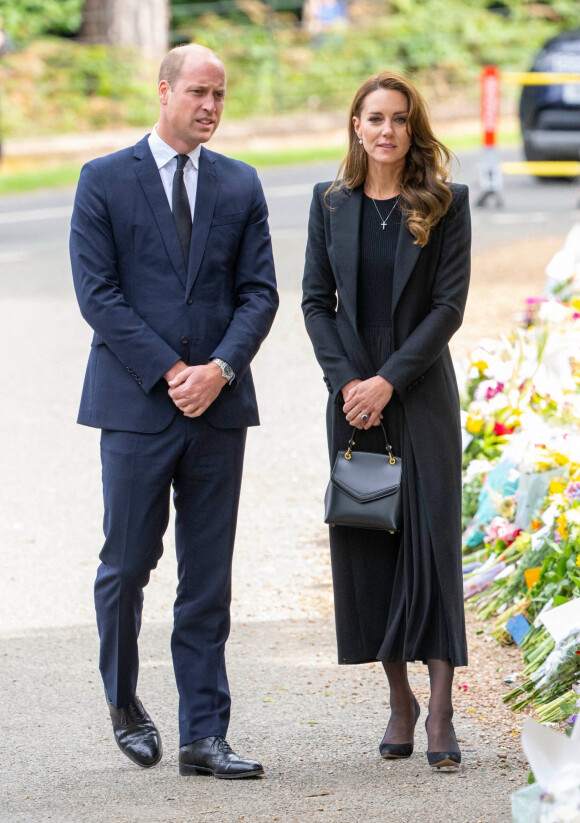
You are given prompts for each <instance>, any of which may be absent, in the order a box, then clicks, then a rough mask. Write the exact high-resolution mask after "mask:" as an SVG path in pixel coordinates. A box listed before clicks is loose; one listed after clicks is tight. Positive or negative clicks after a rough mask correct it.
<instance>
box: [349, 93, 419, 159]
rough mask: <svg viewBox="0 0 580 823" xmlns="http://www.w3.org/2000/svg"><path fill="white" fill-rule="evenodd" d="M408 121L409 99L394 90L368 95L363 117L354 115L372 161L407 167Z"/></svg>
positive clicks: (408, 145)
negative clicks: (405, 165)
mask: <svg viewBox="0 0 580 823" xmlns="http://www.w3.org/2000/svg"><path fill="white" fill-rule="evenodd" d="M408 121H409V102H408V100H407V98H406V97H405V95H404V94H403V93H402V92H400V91H394V90H393V89H377V90H376V91H372V92H371V93H370V94H367V96H366V97H365V99H364V101H363V106H362V110H361V113H360V119H359V118H358V117H353V118H352V122H353V125H354V130H355V132H356V133H357V136H358V137H359V138H362V141H363V148H364V150H365V151H366V153H367V154H368V156H369V160H373V161H376V162H377V163H380V164H381V165H383V164H385V165H393V166H395V167H396V166H404V164H405V155H406V154H407V152H408V151H409V147H410V145H411V135H410V133H409V125H408Z"/></svg>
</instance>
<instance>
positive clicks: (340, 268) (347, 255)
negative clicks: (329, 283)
mask: <svg viewBox="0 0 580 823" xmlns="http://www.w3.org/2000/svg"><path fill="white" fill-rule="evenodd" d="M333 200H335V201H336V202H333V203H332V206H333V208H332V209H331V211H330V228H331V236H332V249H333V254H332V257H333V263H334V271H335V273H336V274H338V279H339V281H340V286H341V288H340V289H339V298H342V300H343V301H344V303H345V304H346V308H347V309H348V311H347V314H348V317H349V320H350V321H351V323H352V325H353V327H354V329H355V331H356V328H357V279H358V264H359V244H360V221H361V208H362V187H359V188H357V189H353V190H352V191H349V190H348V189H342V190H341V191H339V192H338V193H337V194H336V195H335V197H334V198H333Z"/></svg>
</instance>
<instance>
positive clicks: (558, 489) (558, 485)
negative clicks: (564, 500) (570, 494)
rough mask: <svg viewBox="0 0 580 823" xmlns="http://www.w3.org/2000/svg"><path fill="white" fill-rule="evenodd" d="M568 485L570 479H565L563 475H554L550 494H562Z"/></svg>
mask: <svg viewBox="0 0 580 823" xmlns="http://www.w3.org/2000/svg"><path fill="white" fill-rule="evenodd" d="M567 485H568V480H564V478H562V477H554V479H553V480H552V481H551V482H550V494H561V493H562V492H563V491H564V489H565V488H566V486H567Z"/></svg>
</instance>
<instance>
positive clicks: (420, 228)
mask: <svg viewBox="0 0 580 823" xmlns="http://www.w3.org/2000/svg"><path fill="white" fill-rule="evenodd" d="M378 89H388V90H392V91H399V92H401V93H402V94H404V95H405V97H406V98H407V101H408V104H409V119H408V121H407V123H408V129H409V134H410V137H411V146H410V148H409V151H408V152H407V155H406V157H405V161H406V162H405V168H404V170H403V173H402V175H401V180H400V181H399V183H400V188H401V199H400V201H399V204H400V206H401V211H402V213H403V217H404V219H405V222H406V224H407V228H408V229H409V231H410V232H411V234H412V235H413V236H414V238H415V243H416V244H418V245H419V246H425V245H426V244H427V241H428V240H429V234H430V232H431V229H432V228H433V226H436V225H437V223H438V222H439V221H440V220H441V218H442V217H443V215H444V214H445V213H446V212H447V210H448V208H449V206H450V205H451V201H452V199H453V198H452V195H451V192H450V190H449V186H448V185H446V181H447V180H448V179H449V176H450V175H449V168H450V164H451V158H452V153H451V152H450V151H449V149H448V148H446V146H444V145H443V143H441V142H440V141H439V140H437V138H436V137H435V135H434V134H433V131H432V130H431V125H430V123H429V117H428V114H427V106H426V104H425V101H424V100H423V98H422V97H421V95H420V94H419V92H418V91H417V90H416V89H415V88H414V87H413V86H412V85H411V83H410V82H409V81H408V80H407V79H406V78H405V77H403V76H402V75H400V74H396V73H395V72H391V71H383V72H381V73H380V74H375V75H373V76H372V77H369V78H368V79H367V80H365V82H364V83H363V84H362V86H361V87H360V88H359V90H358V91H357V93H356V94H355V97H354V100H353V101H352V105H351V107H350V112H349V115H348V144H349V145H348V154H347V155H346V157H345V158H344V160H343V161H342V163H341V164H340V168H339V170H338V174H337V176H336V179H335V181H334V183H333V184H332V185H331V186H330V187H329V188H328V190H327V191H326V194H325V195H324V198H325V202H326V204H327V205H329V200H328V197H329V195H330V194H331V193H332V192H334V191H338V190H340V189H343V188H347V189H355V188H357V186H361V185H362V184H363V183H364V181H365V179H366V176H367V169H368V161H367V153H366V151H365V150H364V147H363V146H362V145H361V144H360V143H359V139H358V137H357V135H356V132H355V130H354V124H353V122H352V119H353V117H357V118H358V119H359V120H360V119H361V113H362V109H363V104H364V101H365V99H366V97H367V96H368V95H369V94H370V93H371V92H373V91H377V90H378Z"/></svg>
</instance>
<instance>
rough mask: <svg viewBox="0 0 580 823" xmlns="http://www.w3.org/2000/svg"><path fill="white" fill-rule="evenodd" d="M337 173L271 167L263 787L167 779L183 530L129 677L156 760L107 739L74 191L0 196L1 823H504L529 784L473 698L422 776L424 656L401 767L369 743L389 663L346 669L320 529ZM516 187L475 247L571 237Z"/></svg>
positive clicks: (153, 594)
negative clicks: (150, 723)
mask: <svg viewBox="0 0 580 823" xmlns="http://www.w3.org/2000/svg"><path fill="white" fill-rule="evenodd" d="M334 170H335V169H334V167H333V166H329V165H325V166H310V167H302V168H295V169H278V170H275V169H268V170H265V171H264V172H263V173H262V175H261V177H262V180H263V182H264V186H265V190H266V195H267V198H268V201H269V205H270V211H271V225H272V230H273V238H274V245H275V254H276V262H277V267H278V272H279V280H280V287H281V308H280V313H279V316H278V319H277V321H276V323H275V327H274V330H273V332H272V334H271V336H270V337H269V338H268V340H267V341H266V343H265V344H264V346H263V348H262V350H261V352H260V353H259V355H258V357H257V359H256V363H255V370H254V371H255V376H256V383H257V389H258V395H259V398H260V401H261V404H260V405H261V412H262V424H263V425H262V427H260V428H259V429H256V430H253V431H251V432H250V435H249V439H248V450H247V459H246V472H245V477H244V486H243V493H242V494H243V497H242V503H241V513H240V521H239V529H238V541H237V547H236V555H235V564H234V603H233V609H232V616H233V629H232V637H231V640H230V642H229V645H228V665H229V672H230V680H231V687H232V695H233V713H232V723H231V727H230V734H229V739H230V741H231V743H232V744H233V746H234V748H235V749H236V750H238V751H239V752H240V753H241V754H247V755H248V756H252V757H257V758H259V759H261V760H262V761H263V763H264V766H265V770H266V776H265V778H264V779H260V780H253V781H218V780H213V779H212V778H201V777H199V778H183V777H180V776H179V775H178V773H177V722H176V707H177V695H176V690H175V685H174V681H173V673H172V668H171V659H170V652H169V637H170V631H171V619H172V618H171V609H172V601H173V597H174V589H175V557H174V546H173V539H172V535H171V527H170V529H169V531H168V535H167V540H166V550H165V555H164V557H163V559H162V561H161V562H160V564H159V567H158V569H157V570H156V572H155V573H154V574H153V576H152V581H151V583H150V585H149V587H148V589H147V590H146V596H145V619H144V625H143V630H142V636H141V675H140V682H139V693H140V696H141V698H142V699H143V701H144V703H145V705H146V706H147V707H148V709H149V710H150V712H151V714H152V716H153V717H154V718H155V719H156V721H157V722H158V725H159V727H160V730H161V733H162V735H163V739H164V744H165V755H164V759H163V761H162V762H161V764H160V765H159V766H158V767H156V768H154V769H152V770H140V769H138V768H137V767H135V766H134V765H132V764H131V763H130V762H129V761H128V760H127V759H126V758H124V757H123V756H122V755H121V753H120V752H118V750H117V748H116V746H115V744H114V742H113V740H112V734H111V728H110V724H109V720H108V715H107V711H106V707H105V703H104V698H103V693H102V686H101V683H100V678H99V674H98V669H97V656H98V648H97V636H96V629H95V627H94V616H93V605H92V584H93V579H94V573H95V568H96V562H97V553H98V550H99V547H100V544H101V523H100V519H101V493H100V478H99V471H100V469H99V457H98V432H95V431H93V430H88V429H85V428H82V427H79V426H77V425H76V424H75V422H74V421H75V417H76V408H77V402H78V398H79V393H80V387H81V383H82V378H83V372H84V365H85V361H86V355H87V352H88V345H89V341H90V331H89V329H88V327H86V325H85V324H84V323H83V321H82V319H81V318H80V317H79V315H78V310H77V308H76V303H75V301H74V296H73V292H72V286H71V282H70V268H69V264H68V257H67V250H66V244H67V233H68V219H69V216H70V209H71V203H72V196H73V193H72V192H71V191H68V190H66V191H61V192H46V193H37V194H34V195H21V196H17V197H10V198H4V199H1V200H0V295H1V302H0V347H1V350H2V352H3V357H2V360H1V365H0V380H1V383H2V386H3V402H2V418H1V427H2V429H1V443H2V460H1V462H0V466H1V471H2V476H3V484H2V488H3V493H2V495H1V496H0V515H1V520H0V522H1V523H2V526H3V528H2V545H1V557H2V570H3V573H2V575H1V576H0V660H1V663H0V694H1V695H2V701H1V703H0V821H2V823H25V822H26V823H41V821H48V820H51V821H59V823H60V822H61V821H62V823H69V821H70V823H84V821H90V822H91V823H101V821H102V822H103V823H105V821H108V822H109V823H125V821H126V822H127V823H133V821H150V822H151V823H157V822H158V823H185V821H192V822H193V823H198V821H205V820H214V821H218V823H230V821H237V820H245V821H246V822H247V823H253V822H254V821H256V822H258V821H276V820H279V821H287V822H288V823H303V822H304V823H307V821H314V820H317V821H339V820H341V821H348V823H358V821H367V820H369V821H383V820H384V821H386V820H389V821H393V822H394V823H406V821H416V822H417V823H431V821H442V820H448V819H450V818H452V819H453V820H454V821H456V822H457V823H477V821H479V822H480V823H504V822H505V823H507V821H509V819H510V813H509V794H510V792H511V791H513V790H514V789H515V788H517V787H518V786H520V785H523V783H524V781H525V774H526V768H525V763H524V760H523V757H522V756H521V753H519V748H518V747H517V746H516V745H514V744H513V743H514V741H513V740H512V741H511V742H510V741H508V740H506V738H505V736H504V734H503V732H502V731H501V730H500V729H494V728H493V727H492V726H490V725H489V723H488V724H486V722H485V718H480V717H479V716H478V713H477V712H476V711H475V710H474V709H473V707H471V708H469V703H468V702H461V701H464V700H465V701H466V700H467V698H464V697H462V696H461V697H458V709H457V719H456V728H457V732H458V736H459V738H460V740H461V745H462V749H463V754H464V763H463V766H462V768H461V770H460V771H459V772H458V773H453V774H447V773H444V772H436V773H432V771H430V770H429V769H428V767H427V765H426V761H425V757H424V751H425V748H426V745H425V744H426V739H425V733H424V730H423V727H422V723H423V720H424V717H425V705H426V699H427V693H428V692H427V680H426V676H425V672H424V668H423V667H422V666H421V665H420V664H416V665H413V666H412V679H413V684H414V687H415V689H416V692H417V694H418V696H419V698H420V702H421V704H422V713H423V716H422V718H421V720H420V722H419V724H418V726H417V736H416V743H417V745H416V749H417V751H416V753H415V755H414V756H413V757H412V758H411V759H410V760H409V761H405V762H397V763H394V764H389V763H388V762H387V761H383V760H381V759H380V757H379V756H378V751H377V746H378V743H379V741H380V739H381V737H382V734H383V731H384V727H385V725H386V722H387V719H388V711H387V708H388V707H387V700H388V696H387V691H386V688H385V683H384V676H383V675H382V674H381V669H380V666H378V665H372V664H371V665H368V666H363V667H338V666H337V665H336V653H335V648H334V633H333V618H332V611H331V588H330V569H329V565H328V558H327V540H326V530H325V527H324V526H323V525H322V522H321V520H322V507H321V498H322V494H323V490H324V487H325V484H326V479H327V472H328V468H327V457H326V452H325V435H324V414H323V407H324V404H325V402H326V390H325V388H324V385H323V383H322V380H321V379H320V373H319V370H318V367H317V366H316V364H315V362H314V360H313V356H312V353H311V349H310V345H309V342H308V340H307V338H306V335H305V332H304V331H303V326H302V320H301V313H300V308H299V284H300V278H301V270H302V260H303V253H304V244H305V237H306V228H305V227H306V219H307V213H308V205H309V202H310V192H311V189H312V185H313V183H314V182H316V181H317V180H321V179H329V178H331V177H332V176H333V175H334ZM476 177H477V173H476V170H475V156H474V155H466V156H465V157H463V158H462V168H461V171H460V172H459V173H458V174H457V175H456V179H457V180H460V181H464V182H468V183H471V184H474V183H475V181H476ZM508 182H509V189H508V188H506V192H505V195H504V197H505V201H506V205H505V207H504V209H503V210H502V211H498V212H496V211H493V210H489V211H487V210H486V211H476V212H474V228H475V250H476V251H484V250H485V249H486V248H491V247H492V246H494V245H497V244H501V243H503V242H507V241H508V240H509V238H511V237H515V236H517V237H519V238H521V237H527V236H534V235H535V234H537V233H539V232H545V233H546V234H551V235H553V234H559V233H562V234H563V233H565V232H566V231H567V229H568V228H569V227H570V226H571V225H572V223H573V222H575V220H577V219H578V215H579V212H578V210H577V209H576V206H577V201H578V195H579V192H578V186H577V185H576V184H574V185H562V184H558V185H554V184H546V183H544V184H538V183H536V182H535V181H531V180H529V179H527V178H522V179H519V178H512V179H511V180H510V181H508ZM498 655H499V652H498ZM472 676H474V677H475V678H476V677H477V673H476V672H475V673H472ZM518 723H519V721H518V719H517V718H514V729H517V728H518V727H519V726H518ZM506 757H507V760H506Z"/></svg>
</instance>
